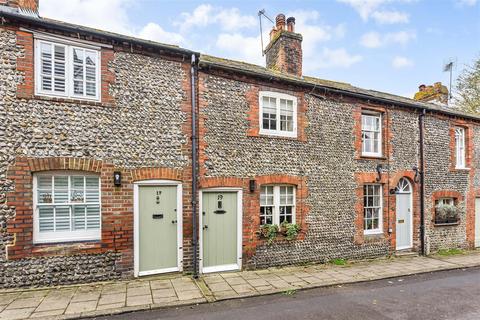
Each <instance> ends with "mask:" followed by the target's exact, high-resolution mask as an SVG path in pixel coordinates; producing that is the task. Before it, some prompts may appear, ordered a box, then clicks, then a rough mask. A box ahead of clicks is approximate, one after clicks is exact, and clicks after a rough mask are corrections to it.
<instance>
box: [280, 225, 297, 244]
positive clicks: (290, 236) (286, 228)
mask: <svg viewBox="0 0 480 320" xmlns="http://www.w3.org/2000/svg"><path fill="white" fill-rule="evenodd" d="M280 227H281V229H282V231H283V232H284V233H285V236H286V239H287V240H288V241H292V240H295V239H296V238H297V236H298V233H299V232H300V226H299V225H298V224H296V223H288V222H282V224H281V225H280Z"/></svg>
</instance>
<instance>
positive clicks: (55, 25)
mask: <svg viewBox="0 0 480 320" xmlns="http://www.w3.org/2000/svg"><path fill="white" fill-rule="evenodd" d="M0 17H1V18H6V19H12V20H16V21H19V22H23V23H28V24H31V25H34V26H36V27H42V28H45V29H53V30H56V31H61V32H67V33H74V34H83V35H88V36H92V37H97V38H107V39H110V40H113V41H116V42H118V43H125V42H130V43H135V44H138V45H141V46H144V47H151V48H155V49H158V50H160V51H168V52H171V53H174V54H178V55H183V56H187V57H189V56H190V55H192V54H194V55H195V56H196V57H197V58H198V57H200V53H199V52H194V51H191V50H188V49H183V48H180V47H176V46H169V45H166V44H162V43H158V42H154V41H149V40H143V39H140V38H135V37H129V36H124V35H120V34H117V33H113V32H107V31H101V30H97V29H94V28H88V27H83V26H77V25H73V24H68V23H63V22H60V21H54V20H46V19H43V18H40V17H38V16H34V15H25V14H22V13H20V12H19V11H17V10H15V9H13V8H9V7H5V6H0ZM2 20H3V19H2Z"/></svg>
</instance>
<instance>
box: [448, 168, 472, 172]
mask: <svg viewBox="0 0 480 320" xmlns="http://www.w3.org/2000/svg"><path fill="white" fill-rule="evenodd" d="M452 170H453V171H460V172H461V171H470V170H471V168H453V169H452Z"/></svg>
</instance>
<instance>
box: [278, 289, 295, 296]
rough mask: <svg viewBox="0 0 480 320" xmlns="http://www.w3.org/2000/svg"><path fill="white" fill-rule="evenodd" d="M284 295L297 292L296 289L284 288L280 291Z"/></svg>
mask: <svg viewBox="0 0 480 320" xmlns="http://www.w3.org/2000/svg"><path fill="white" fill-rule="evenodd" d="M282 293H283V294H284V295H286V296H293V295H294V294H295V293H297V290H295V289H289V290H285V291H283V292H282Z"/></svg>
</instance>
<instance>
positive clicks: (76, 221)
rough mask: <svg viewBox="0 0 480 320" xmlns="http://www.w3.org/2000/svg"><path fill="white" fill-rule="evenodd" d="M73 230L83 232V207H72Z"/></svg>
mask: <svg viewBox="0 0 480 320" xmlns="http://www.w3.org/2000/svg"><path fill="white" fill-rule="evenodd" d="M73 230H85V206H74V207H73Z"/></svg>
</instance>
